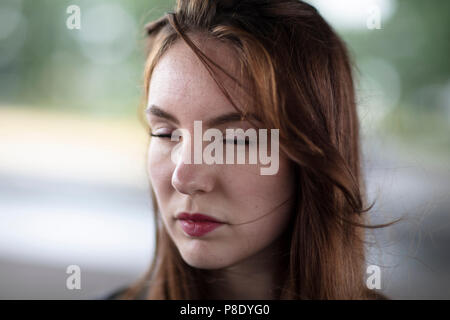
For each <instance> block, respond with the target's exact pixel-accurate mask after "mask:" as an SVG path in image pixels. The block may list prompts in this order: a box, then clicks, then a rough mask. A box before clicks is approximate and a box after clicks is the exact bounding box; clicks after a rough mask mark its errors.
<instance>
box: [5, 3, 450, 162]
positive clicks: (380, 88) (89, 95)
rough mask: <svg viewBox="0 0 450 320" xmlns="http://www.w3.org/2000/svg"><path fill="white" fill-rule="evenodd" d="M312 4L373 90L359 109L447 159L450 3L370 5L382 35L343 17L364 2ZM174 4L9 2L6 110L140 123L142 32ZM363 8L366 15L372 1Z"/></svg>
mask: <svg viewBox="0 0 450 320" xmlns="http://www.w3.org/2000/svg"><path fill="white" fill-rule="evenodd" d="M310 2H312V3H313V4H316V5H317V6H318V8H319V9H321V7H323V8H325V9H324V10H323V11H324V13H328V12H331V15H330V17H329V21H330V23H331V24H333V25H334V26H335V27H336V28H337V29H338V30H339V32H340V34H341V35H342V36H343V37H344V38H345V40H346V41H347V43H348V44H349V46H350V48H351V51H352V53H353V56H354V58H355V62H356V63H357V64H358V67H359V68H360V71H361V74H362V78H363V79H362V85H361V87H362V89H367V90H366V91H363V92H362V94H361V100H362V101H363V103H365V102H367V104H368V105H370V107H371V110H372V111H373V113H374V114H376V115H375V116H376V117H377V120H380V122H379V123H378V122H377V123H376V124H377V125H380V126H381V127H382V129H383V131H385V130H387V131H389V133H392V134H393V135H395V136H398V137H399V138H402V139H403V140H404V141H405V142H406V143H414V144H418V145H420V146H421V147H423V148H426V150H429V151H431V152H435V153H439V154H440V153H445V156H447V157H448V156H449V150H450V134H449V133H450V132H449V128H450V79H449V74H450V59H449V52H450V48H449V46H450V40H449V39H450V21H449V19H448V13H449V12H450V2H448V1H446V0H434V1H432V2H425V1H420V0H403V1H402V0H399V1H378V2H377V1H372V2H373V3H379V7H380V9H381V10H382V13H383V12H384V11H388V16H387V17H386V18H384V16H383V17H382V18H381V26H382V29H380V30H377V29H373V30H370V29H368V28H367V27H366V25H365V23H364V20H361V18H367V17H368V15H369V14H370V13H369V12H364V11H362V12H359V13H358V12H357V11H355V10H353V11H355V12H353V14H354V15H353V16H352V15H351V14H352V12H350V14H348V11H349V10H347V15H345V13H344V15H343V16H342V17H339V16H338V15H339V13H340V12H342V11H345V10H346V7H347V8H351V7H352V5H353V6H359V7H361V4H359V5H358V4H357V2H358V1H353V3H352V1H350V2H349V1H328V3H326V1H310ZM173 3H174V1H162V0H161V1H154V0H152V1H142V0H135V1H125V0H123V1H120V0H114V1H64V0H58V1H55V0H39V1H31V0H28V1H17V0H3V1H2V3H1V5H0V12H1V16H0V52H1V55H0V97H1V98H0V103H1V105H3V106H14V105H21V106H27V107H32V108H37V109H58V110H64V111H70V112H82V113H88V114H103V115H108V116H111V115H113V114H116V115H124V116H127V115H132V116H134V115H135V112H136V106H137V105H138V103H139V101H140V100H139V99H140V94H141V92H142V91H141V82H140V80H141V75H142V64H143V60H144V56H143V52H144V51H143V42H144V39H143V33H142V26H143V24H144V23H145V22H148V21H150V20H152V19H155V18H157V17H159V16H160V15H161V14H162V13H163V12H165V11H167V10H170V9H171V7H172V6H173ZM360 3H361V1H360ZM362 3H365V4H364V5H365V8H368V3H370V2H367V1H362ZM71 4H75V5H78V6H80V8H81V9H82V28H81V30H69V29H67V28H66V27H65V21H66V19H67V17H68V14H66V13H65V10H66V8H67V7H68V6H69V5H71ZM333 14H334V15H333ZM357 14H359V15H360V16H359V17H358V16H356V17H355V15H357ZM336 16H337V18H336V19H335V20H336V21H333V18H335V17H336ZM326 17H328V16H326ZM358 19H359V20H358ZM352 21H353V23H352ZM358 22H360V23H359V24H358ZM374 90H375V94H373V92H374Z"/></svg>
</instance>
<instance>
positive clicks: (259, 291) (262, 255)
mask: <svg viewBox="0 0 450 320" xmlns="http://www.w3.org/2000/svg"><path fill="white" fill-rule="evenodd" d="M283 249H284V250H286V239H285V237H280V238H279V239H277V240H276V241H275V242H274V243H272V244H271V245H270V246H269V247H267V248H265V249H263V250H261V251H260V252H258V253H257V254H255V255H254V256H251V257H249V258H247V259H245V260H244V261H241V262H239V263H237V264H235V265H233V266H230V267H227V268H224V269H220V270H209V271H207V272H206V281H207V285H208V288H209V290H208V291H209V292H210V297H209V298H210V299H214V300H222V299H223V300H235V299H239V300H275V299H278V298H279V296H280V289H281V286H282V284H283V280H284V276H285V273H286V266H287V261H286V260H287V259H286V258H287V256H283V254H282V250H283Z"/></svg>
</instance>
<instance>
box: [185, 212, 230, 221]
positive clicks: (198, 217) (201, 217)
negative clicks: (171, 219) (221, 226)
mask: <svg viewBox="0 0 450 320" xmlns="http://www.w3.org/2000/svg"><path fill="white" fill-rule="evenodd" d="M177 219H179V220H193V221H212V222H218V223H224V222H222V221H220V220H218V219H216V218H213V217H211V216H208V215H206V214H202V213H188V212H180V213H178V214H177Z"/></svg>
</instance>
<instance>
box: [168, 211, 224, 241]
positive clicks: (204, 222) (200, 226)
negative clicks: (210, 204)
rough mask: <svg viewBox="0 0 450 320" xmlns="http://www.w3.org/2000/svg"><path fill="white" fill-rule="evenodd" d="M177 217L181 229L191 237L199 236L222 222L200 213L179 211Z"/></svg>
mask: <svg viewBox="0 0 450 320" xmlns="http://www.w3.org/2000/svg"><path fill="white" fill-rule="evenodd" d="M177 219H178V221H179V222H180V226H181V228H182V229H183V231H184V232H185V233H186V234H188V235H189V236H191V237H201V236H203V235H205V234H207V233H209V232H211V231H213V230H214V229H217V228H218V227H220V226H222V225H223V224H224V223H223V222H221V221H218V220H217V219H215V218H213V217H210V216H207V215H205V214H201V213H193V214H190V213H187V212H181V213H179V214H178V215H177Z"/></svg>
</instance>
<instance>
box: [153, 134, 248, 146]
mask: <svg viewBox="0 0 450 320" xmlns="http://www.w3.org/2000/svg"><path fill="white" fill-rule="evenodd" d="M150 136H152V137H156V138H163V139H170V138H171V137H172V134H170V133H167V134H153V133H150ZM227 141H228V140H227V139H223V142H224V143H227ZM233 143H234V144H240V143H242V142H241V140H237V139H234V140H233ZM244 144H245V145H249V144H250V141H249V140H248V139H245V140H244Z"/></svg>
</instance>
